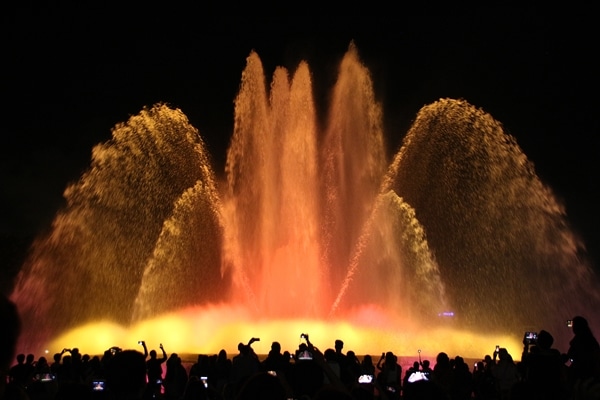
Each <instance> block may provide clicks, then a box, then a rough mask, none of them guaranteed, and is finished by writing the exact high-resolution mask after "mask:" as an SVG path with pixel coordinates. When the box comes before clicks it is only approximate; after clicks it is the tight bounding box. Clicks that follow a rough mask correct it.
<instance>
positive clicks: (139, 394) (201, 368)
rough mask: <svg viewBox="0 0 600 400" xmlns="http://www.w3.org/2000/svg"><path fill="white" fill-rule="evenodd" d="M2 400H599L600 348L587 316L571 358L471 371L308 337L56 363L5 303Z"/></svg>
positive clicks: (536, 351) (545, 357) (483, 363)
mask: <svg viewBox="0 0 600 400" xmlns="http://www.w3.org/2000/svg"><path fill="white" fill-rule="evenodd" d="M2 308H3V310H2V311H3V319H4V322H6V323H8V324H9V325H5V327H4V328H3V330H2V337H1V340H2V347H3V348H2V354H1V359H2V363H3V364H2V373H3V379H2V382H1V384H0V400H5V399H9V400H12V399H17V400H65V399H77V400H86V399H107V400H113V399H114V400H146V399H164V400H193V399H217V400H230V399H231V400H236V399H282V400H287V399H307V400H312V399H334V400H335V399H349V400H352V399H357V400H362V399H381V400H400V399H407V400H411V399H414V400H421V399H434V400H435V399H444V400H466V399H481V400H505V399H506V400H509V399H511V400H512V399H533V400H553V399H556V400H562V399H564V400H570V399H573V400H577V399H600V347H599V345H598V341H597V340H596V338H595V337H594V335H593V333H592V331H591V330H590V328H589V325H588V322H587V320H586V319H585V318H583V317H575V318H573V320H572V329H573V338H572V340H571V342H570V346H569V349H568V350H567V351H566V352H560V351H559V350H558V349H555V348H553V347H552V346H553V340H554V339H553V337H552V335H551V334H550V333H549V332H547V331H545V330H541V331H539V332H538V333H536V334H535V335H532V336H529V335H525V337H524V339H523V346H524V347H523V353H522V354H521V358H520V361H518V362H516V361H515V360H514V359H513V357H512V355H511V354H509V352H508V351H507V349H504V348H500V347H497V348H496V349H494V351H493V352H491V354H490V355H483V357H482V358H481V360H480V361H478V362H476V363H475V364H474V366H473V367H472V368H471V364H470V363H466V362H465V360H464V359H463V358H462V357H460V356H458V355H457V356H454V357H450V356H449V355H448V354H447V353H445V352H440V353H438V355H437V357H436V358H435V361H434V362H433V363H432V362H430V361H429V360H422V359H421V355H420V353H419V357H418V360H414V363H413V364H412V366H410V367H409V368H407V369H406V370H405V371H403V368H402V366H401V365H400V364H399V360H398V357H397V355H395V354H394V353H393V352H392V351H384V352H382V354H381V356H380V357H378V358H377V359H374V358H373V357H372V356H371V355H363V356H361V357H358V356H357V355H356V354H355V353H354V352H353V351H351V350H349V351H347V352H344V342H343V341H342V340H336V341H335V343H333V346H332V347H329V348H326V349H325V350H324V351H321V350H320V349H319V348H317V347H316V346H315V345H313V344H312V343H311V341H310V338H309V335H308V334H302V335H301V337H302V339H303V341H302V342H301V344H300V345H299V346H298V348H297V349H293V350H292V351H287V350H285V351H284V350H283V349H282V348H281V346H280V344H279V343H278V342H276V341H275V342H272V343H271V349H270V351H269V353H268V354H267V355H265V356H262V357H261V356H259V355H257V354H256V353H255V351H254V349H253V348H252V344H253V343H255V342H256V341H258V340H260V339H258V338H251V339H250V340H249V341H248V342H247V343H239V344H238V347H237V349H238V353H237V354H235V355H233V356H232V357H230V356H229V355H228V354H227V352H226V351H225V350H221V351H219V352H218V354H214V355H204V354H202V355H198V357H197V359H196V360H194V361H195V362H193V363H192V362H189V363H185V362H184V361H183V360H182V359H181V357H180V356H179V355H178V354H176V353H171V354H170V355H169V354H168V353H167V351H166V349H165V347H164V346H163V345H162V344H160V345H159V351H156V350H154V349H153V350H150V351H148V347H147V345H146V343H145V342H144V341H140V342H139V343H138V348H137V349H121V348H119V347H111V348H110V349H107V350H106V351H105V352H104V354H102V355H89V354H86V353H82V352H81V351H80V349H77V348H71V349H63V350H62V351H61V352H60V353H56V354H54V355H53V357H52V359H51V360H48V359H47V358H46V357H45V356H41V357H37V358H36V356H35V355H33V354H27V355H26V354H22V353H18V354H16V356H15V354H14V353H15V350H17V349H15V348H14V347H15V344H16V340H17V338H18V327H19V321H18V316H17V314H16V310H15V309H14V305H13V304H12V303H10V302H8V301H6V300H4V301H3V305H2Z"/></svg>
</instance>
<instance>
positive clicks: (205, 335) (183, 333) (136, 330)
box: [47, 305, 521, 360]
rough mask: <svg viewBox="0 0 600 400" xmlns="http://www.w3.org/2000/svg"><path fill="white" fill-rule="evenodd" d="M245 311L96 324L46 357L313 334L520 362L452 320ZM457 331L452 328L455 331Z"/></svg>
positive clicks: (287, 341) (263, 344)
mask: <svg viewBox="0 0 600 400" xmlns="http://www.w3.org/2000/svg"><path fill="white" fill-rule="evenodd" d="M250 315H251V313H250V312H248V310H246V309H244V308H242V307H233V306H230V305H221V306H212V307H205V308H199V307H192V308H188V309H185V310H183V311H180V312H177V313H171V314H165V315H162V316H159V317H156V318H152V319H148V320H145V321H143V322H140V323H138V324H135V325H133V326H130V327H123V326H119V325H116V324H113V323H108V322H97V323H92V324H89V325H85V326H81V327H79V328H76V329H73V330H71V331H69V332H67V333H65V334H64V335H62V336H60V337H59V338H57V339H55V340H53V341H52V342H51V343H49V344H48V348H47V350H48V352H49V353H54V352H56V351H60V350H61V349H63V348H73V347H78V348H79V349H80V351H81V352H82V353H88V354H102V353H103V352H104V351H105V350H107V349H108V348H110V347H112V346H118V347H121V348H123V349H138V350H140V351H141V350H142V347H141V346H140V345H138V344H137V343H138V341H140V340H144V341H146V343H147V345H148V348H149V349H158V346H159V344H160V343H162V344H163V345H164V347H165V349H166V351H167V352H168V353H179V354H189V353H191V354H216V353H218V352H219V351H220V350H221V349H225V350H226V351H227V353H228V354H229V355H232V354H235V353H237V345H238V343H240V342H243V343H247V342H248V340H249V339H250V338H252V337H258V338H260V339H261V340H260V341H259V342H256V343H254V344H253V345H252V347H253V349H254V350H255V351H256V353H258V354H267V353H268V352H269V350H270V346H271V343H272V342H273V341H278V342H279V343H281V346H282V350H288V351H290V352H292V353H293V352H294V350H296V349H297V348H298V345H299V344H300V342H301V339H300V334H301V333H308V334H309V337H310V340H311V342H312V343H313V344H314V345H315V346H316V347H317V348H319V349H320V350H321V351H324V350H325V349H327V348H329V347H333V344H334V341H335V340H336V339H342V340H343V341H344V343H345V345H344V350H345V351H348V350H353V351H354V352H355V353H356V354H359V355H364V354H371V355H373V356H374V358H375V356H377V355H379V354H381V353H382V352H387V351H392V352H394V353H395V354H397V355H412V354H414V355H415V357H416V356H417V354H418V350H421V351H422V354H423V355H424V356H427V357H429V358H430V359H432V360H433V359H435V355H437V354H438V353H439V352H442V351H443V352H446V353H447V354H448V355H449V356H450V357H454V356H456V355H460V356H462V357H464V358H474V359H479V358H483V357H484V356H485V355H486V354H490V355H491V354H492V353H493V350H494V348H495V346H496V345H497V344H499V345H500V346H501V347H505V348H507V350H508V351H509V353H510V354H512V355H513V358H514V359H519V358H520V352H521V344H520V338H519V337H517V336H515V337H512V336H506V335H499V334H489V333H486V332H484V331H481V332H471V331H467V330H462V329H461V328H460V327H457V326H456V325H455V324H454V323H453V322H452V321H449V323H448V325H449V326H447V327H437V328H432V329H427V327H417V326H413V325H411V323H408V322H405V321H399V320H397V319H394V317H392V316H390V314H388V313H386V312H385V311H383V310H382V309H380V308H378V307H376V306H365V307H362V308H361V309H357V310H355V312H354V313H353V315H352V316H346V317H345V318H344V319H331V320H329V321H325V320H311V319H272V318H269V319H265V320H260V319H256V318H252V317H250ZM450 325H452V326H450Z"/></svg>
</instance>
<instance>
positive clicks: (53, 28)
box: [0, 4, 600, 289]
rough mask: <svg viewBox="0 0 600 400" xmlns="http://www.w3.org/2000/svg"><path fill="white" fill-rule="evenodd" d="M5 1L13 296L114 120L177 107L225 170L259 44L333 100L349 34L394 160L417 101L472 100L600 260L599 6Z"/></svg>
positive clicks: (2, 172) (4, 234)
mask: <svg viewBox="0 0 600 400" xmlns="http://www.w3.org/2000/svg"><path fill="white" fill-rule="evenodd" d="M3 7H4V10H3V11H2V12H1V13H0V14H1V15H2V16H1V25H2V27H1V39H0V40H1V46H2V47H1V49H2V60H3V62H2V71H3V72H2V73H1V76H2V78H1V80H0V82H1V87H0V90H1V93H2V97H3V104H4V105H3V106H2V108H1V110H2V125H1V129H2V133H3V135H2V138H1V139H0V140H2V146H1V150H0V151H1V154H0V163H1V164H0V167H1V168H0V182H1V190H2V191H1V199H0V201H1V203H0V210H1V212H2V216H1V218H0V237H1V238H2V271H3V275H2V276H7V277H8V278H6V279H5V278H4V277H3V278H2V279H3V280H5V282H4V283H3V285H2V289H6V287H7V286H8V284H9V282H8V279H9V278H10V277H11V276H12V275H11V274H12V273H13V272H14V271H15V270H16V268H18V265H19V257H20V256H21V255H22V254H23V251H24V249H25V248H26V246H27V245H28V244H29V243H30V241H31V239H32V237H34V236H35V235H36V234H38V233H39V232H41V231H43V230H44V229H46V228H47V227H48V226H49V224H50V222H51V220H52V218H53V216H54V214H55V213H56V211H57V209H58V208H59V207H60V206H61V204H62V192H63V190H64V189H65V187H66V185H67V184H68V183H69V182H71V181H74V180H77V179H78V177H79V175H80V174H81V173H82V172H83V171H84V170H85V169H86V168H87V167H88V166H89V162H90V156H91V150H92V147H93V146H94V145H95V144H98V143H100V142H103V141H106V140H108V139H109V138H110V130H111V128H112V127H113V126H114V125H115V124H116V123H118V122H122V121H125V120H127V118H128V117H129V116H130V115H133V114H137V113H138V112H139V111H140V110H141V109H142V108H143V107H144V106H150V105H152V104H154V103H156V102H159V101H160V102H167V103H169V104H171V105H172V106H174V107H178V108H180V109H182V110H183V112H184V113H185V114H186V115H187V116H188V117H189V119H190V121H191V123H192V124H193V125H194V126H196V127H197V128H198V129H199V131H200V133H201V135H202V136H203V137H204V139H205V140H206V142H207V144H208V146H209V149H210V152H211V154H212V156H213V157H214V161H215V168H216V170H217V173H219V172H220V171H221V170H222V165H223V162H224V157H225V151H226V147H227V144H228V141H229V137H230V135H231V131H232V126H233V121H232V115H233V100H234V98H235V95H236V93H237V89H238V86H239V82H240V77H241V73H242V70H243V68H244V66H245V59H246V57H247V56H248V55H249V53H250V51H251V50H253V49H254V50H256V51H257V53H258V54H259V56H260V57H261V59H262V61H263V64H264V66H265V69H266V71H267V73H271V72H272V71H273V69H274V68H275V67H276V66H278V65H283V66H286V67H288V68H290V69H294V67H295V66H296V65H297V63H298V62H299V60H301V59H305V60H307V61H308V62H309V65H310V67H311V70H312V72H313V76H314V80H315V82H316V85H317V88H316V90H315V95H316V98H317V101H318V103H319V105H320V106H322V107H324V106H325V105H326V104H327V95H328V89H329V88H330V87H331V85H332V83H333V81H334V79H335V76H336V69H337V66H338V62H339V60H340V59H341V57H342V55H343V54H344V53H345V51H346V50H347V48H348V45H349V43H350V41H354V42H355V44H356V46H357V48H358V51H359V54H360V56H361V58H362V60H363V62H364V63H365V64H366V65H367V67H368V68H369V69H370V70H371V72H372V74H373V80H374V84H375V91H376V95H377V97H378V100H379V101H381V103H382V104H383V107H384V114H385V121H384V122H385V126H386V131H387V133H388V136H389V138H388V140H389V147H390V152H392V151H394V150H396V148H397V147H398V146H399V144H400V141H401V138H402V135H403V134H404V133H405V132H406V131H407V129H408V127H409V126H410V122H411V120H412V119H413V118H414V117H415V115H416V113H417V111H418V110H419V109H420V107H422V106H423V105H425V104H428V103H431V102H433V101H435V100H437V99H439V98H441V97H454V98H464V99H466V100H467V101H469V102H470V103H471V104H473V105H475V106H478V107H481V108H483V109H484V110H485V111H487V112H489V113H490V114H491V115H492V116H494V117H495V118H496V119H497V120H499V121H500V122H502V123H503V124H504V126H505V128H506V130H507V131H508V132H509V133H510V134H512V135H513V136H515V137H516V138H517V141H518V143H519V145H520V146H521V147H522V148H523V150H524V152H525V153H526V154H527V156H528V157H529V159H530V160H531V161H533V163H534V164H535V166H536V170H537V172H538V174H539V175H540V177H541V178H542V180H543V181H544V182H545V183H547V184H548V185H550V186H551V187H552V188H553V189H554V191H555V193H556V195H557V196H558V198H559V199H561V200H562V201H564V203H565V204H566V208H567V213H568V216H569V220H570V221H571V223H572V224H573V226H574V228H575V229H576V230H577V231H578V232H581V234H582V235H583V237H584V239H585V241H586V243H587V244H588V248H589V251H590V254H591V255H592V257H594V259H598V249H600V239H599V235H598V233H597V226H598V225H599V224H600V217H599V216H600V213H599V212H598V210H597V206H596V204H598V203H599V200H600V198H599V197H600V196H599V194H598V192H599V190H598V189H599V188H598V176H599V173H598V171H599V170H600V168H599V161H598V160H599V159H600V145H599V140H598V134H599V131H600V126H599V123H598V118H597V110H598V106H599V105H600V101H599V100H598V96H599V93H598V89H600V85H599V78H598V71H600V62H599V61H598V56H597V54H595V53H596V51H597V48H598V39H600V35H599V34H598V30H597V28H596V26H597V25H598V24H597V23H596V21H594V20H593V19H592V17H593V16H594V15H595V14H594V13H593V12H592V10H591V9H590V10H585V9H578V10H575V9H565V8H562V9H554V10H553V9H539V8H534V7H520V8H506V7H500V6H496V7H493V6H480V8H478V9H466V8H463V9H461V8H460V7H457V6H454V5H453V6H451V7H450V6H447V7H446V8H445V9H434V8H433V7H431V8H430V9H421V10H418V11H414V10H413V11H410V10H398V9H396V10H395V12H394V11H392V10H388V11H386V10H381V11H379V13H378V14H377V15H374V16H366V14H367V12H366V10H365V15H361V16H356V15H355V16H340V15H338V16H319V17H315V16H294V17H290V16H284V17H282V16H273V17H253V16H249V15H237V16H231V15H229V16H227V15H215V14H214V13H207V12H206V11H205V10H201V9H198V8H187V9H177V8H176V6H168V5H164V4H163V5H161V6H160V8H158V6H157V8H156V9H152V8H149V7H152V6H144V7H140V8H137V9H134V8H133V7H130V8H127V9H124V8H121V9H118V10H115V9H113V10H106V9H102V8H100V6H98V7H97V8H95V9H93V8H91V7H89V6H86V7H85V8H80V9H60V8H55V7H37V6H32V5H27V6H15V5H13V6H10V5H9V6H3ZM82 7H83V6H82ZM482 7H483V8H482Z"/></svg>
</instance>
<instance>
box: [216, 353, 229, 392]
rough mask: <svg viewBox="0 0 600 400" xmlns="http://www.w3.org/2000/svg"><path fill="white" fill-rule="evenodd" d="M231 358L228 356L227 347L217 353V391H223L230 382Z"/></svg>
mask: <svg viewBox="0 0 600 400" xmlns="http://www.w3.org/2000/svg"><path fill="white" fill-rule="evenodd" d="M231 365H232V362H231V360H230V359H229V358H228V357H227V352H226V351H225V349H221V350H220V351H219V354H218V355H217V361H216V362H215V383H214V386H215V389H216V390H217V392H219V393H222V392H223V390H224V388H225V385H227V383H228V382H229V377H230V375H231Z"/></svg>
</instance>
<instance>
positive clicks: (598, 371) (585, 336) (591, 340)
mask: <svg viewBox="0 0 600 400" xmlns="http://www.w3.org/2000/svg"><path fill="white" fill-rule="evenodd" d="M567 356H568V357H569V360H570V361H571V365H570V367H569V382H570V384H571V386H572V385H574V384H575V383H576V382H577V381H578V380H586V379H589V378H595V379H600V346H599V345H598V341H597V340H596V338H595V337H594V334H593V333H592V331H591V329H590V326H589V324H588V322H587V320H586V319H585V318H583V317H580V316H577V317H575V318H573V339H571V341H570V342H569V350H568V352H567Z"/></svg>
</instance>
